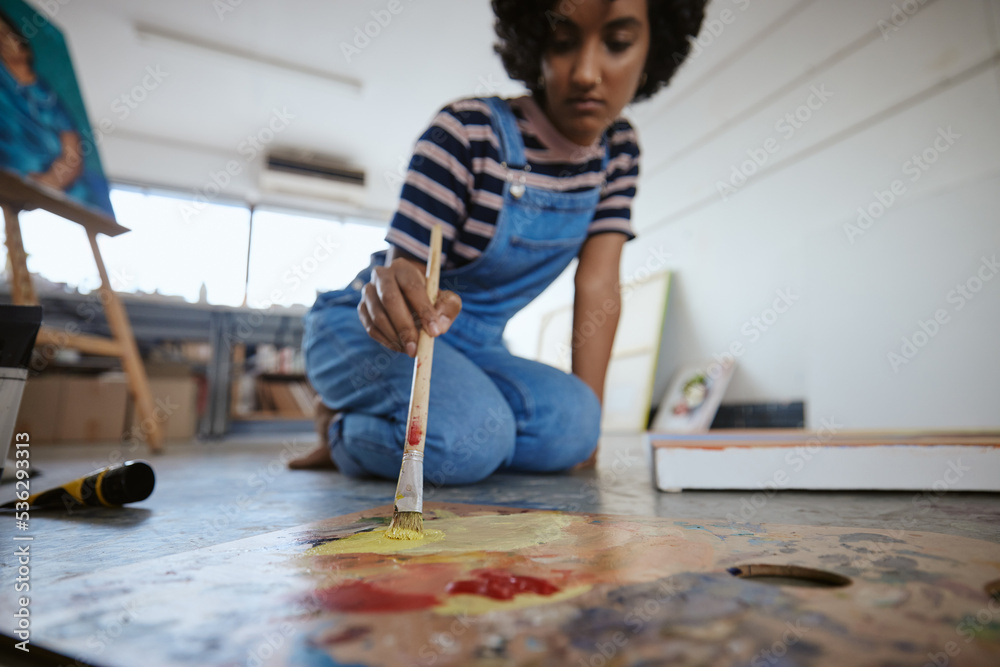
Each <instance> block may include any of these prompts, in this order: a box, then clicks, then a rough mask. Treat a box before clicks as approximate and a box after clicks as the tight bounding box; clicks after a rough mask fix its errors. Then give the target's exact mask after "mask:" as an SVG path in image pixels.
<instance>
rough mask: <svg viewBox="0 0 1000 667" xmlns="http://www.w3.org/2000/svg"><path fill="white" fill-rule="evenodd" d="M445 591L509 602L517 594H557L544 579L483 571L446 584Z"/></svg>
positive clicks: (551, 585) (556, 590)
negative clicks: (469, 577)
mask: <svg viewBox="0 0 1000 667" xmlns="http://www.w3.org/2000/svg"><path fill="white" fill-rule="evenodd" d="M446 590H447V591H448V592H449V593H450V594H452V595H458V594H462V593H464V594H466V595H483V596H485V597H489V598H493V599H494V600H510V599H512V598H513V597H514V596H515V595H518V594H519V593H537V594H538V595H552V594H553V593H557V592H559V588H558V587H557V586H554V585H553V584H551V583H549V582H547V581H545V580H544V579H537V578H535V577H524V576H520V575H516V574H511V573H510V572H500V571H498V570H484V571H481V572H479V573H478V574H477V575H476V578H475V579H466V580H464V581H453V582H451V583H450V584H448V588H447V589H446Z"/></svg>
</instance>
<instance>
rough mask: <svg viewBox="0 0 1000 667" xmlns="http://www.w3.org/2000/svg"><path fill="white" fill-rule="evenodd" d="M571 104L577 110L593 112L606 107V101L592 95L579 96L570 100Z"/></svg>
mask: <svg viewBox="0 0 1000 667" xmlns="http://www.w3.org/2000/svg"><path fill="white" fill-rule="evenodd" d="M569 106H570V107H571V108H572V109H574V110H575V111H579V112H583V113H591V112H594V111H600V110H601V109H603V108H604V101H603V100H599V99H596V98H591V97H577V98H572V99H570V100H569Z"/></svg>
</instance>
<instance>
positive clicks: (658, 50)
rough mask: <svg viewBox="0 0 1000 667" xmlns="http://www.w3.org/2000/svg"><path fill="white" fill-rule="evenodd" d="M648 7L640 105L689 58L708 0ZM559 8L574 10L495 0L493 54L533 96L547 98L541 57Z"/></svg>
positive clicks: (527, 0)
mask: <svg viewBox="0 0 1000 667" xmlns="http://www.w3.org/2000/svg"><path fill="white" fill-rule="evenodd" d="M609 1H610V2H614V0H609ZM647 2H648V6H649V37H650V41H649V55H648V56H647V57H646V67H645V70H644V72H645V74H646V77H645V80H644V81H643V82H642V85H640V86H639V89H638V90H637V91H636V94H635V97H634V98H633V101H635V102H639V101H641V100H645V99H648V98H650V97H652V96H653V95H654V94H655V93H656V92H657V91H658V90H660V88H663V87H664V86H666V85H667V83H669V81H670V78H671V77H672V76H673V75H674V72H676V71H677V68H678V67H680V65H681V63H682V62H684V59H685V58H687V55H688V53H689V52H690V50H691V42H690V39H689V38H694V37H696V36H697V35H698V30H699V29H700V28H701V22H702V19H703V18H704V16H705V4H706V0H647ZM560 3H561V4H572V3H573V0H548V1H547V2H538V1H537V0H492V4H493V13H494V14H495V15H496V23H495V28H496V33H497V37H498V41H497V43H496V44H495V45H494V47H493V50H494V51H496V52H497V53H498V54H500V59H501V60H502V61H503V66H504V69H506V70H507V74H508V75H509V76H510V78H512V79H515V80H517V81H523V82H524V85H526V86H527V87H528V90H530V91H531V92H532V94H534V95H538V94H540V93H541V92H542V90H541V88H540V86H539V85H538V78H539V76H540V75H541V72H542V55H543V54H544V53H545V49H546V47H547V45H548V38H549V35H550V34H551V32H552V31H551V22H550V20H549V19H550V14H551V12H553V11H554V8H555V7H556V6H557V5H558V4H560Z"/></svg>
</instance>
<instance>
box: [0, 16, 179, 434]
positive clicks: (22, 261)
mask: <svg viewBox="0 0 1000 667" xmlns="http://www.w3.org/2000/svg"><path fill="white" fill-rule="evenodd" d="M0 205H2V208H3V217H4V229H5V232H6V236H5V243H6V245H7V250H8V264H9V266H10V269H11V276H10V288H11V301H12V302H13V303H14V304H15V305H36V304H38V297H37V295H36V294H35V290H34V286H33V285H32V282H31V274H30V273H29V272H28V267H27V255H26V253H25V251H24V245H23V243H22V241H21V229H20V224H19V222H18V215H19V213H20V212H21V211H22V210H32V209H36V208H41V209H45V210H47V211H50V212H52V213H54V214H56V215H59V216H62V217H64V218H66V219H68V220H71V221H73V222H76V223H78V224H80V225H82V226H83V227H84V228H85V229H86V230H87V235H88V237H89V239H90V247H91V252H92V253H93V255H94V261H95V263H96V264H97V270H98V273H99V274H100V276H101V288H100V291H101V303H102V304H104V310H105V315H106V316H107V320H108V326H109V327H110V329H111V332H112V336H113V337H112V338H110V339H107V338H100V337H97V336H88V335H81V334H77V333H75V332H73V333H70V332H67V331H57V330H53V329H50V328H46V327H43V328H42V330H41V331H40V332H39V335H38V344H40V345H54V346H56V347H66V348H73V349H78V350H80V351H82V352H86V353H90V354H97V355H103V356H114V357H118V358H120V359H121V362H122V367H123V369H124V370H125V375H126V377H127V378H128V384H129V390H130V391H131V393H132V395H133V397H134V399H135V402H136V407H137V409H138V412H139V415H140V417H141V418H142V424H143V429H142V430H143V432H144V435H145V436H146V439H147V440H148V442H149V444H150V447H151V448H152V449H153V450H154V451H155V450H158V449H159V448H160V443H161V440H162V436H161V430H160V428H159V423H158V422H157V420H156V416H155V412H154V406H153V398H152V394H151V393H150V391H149V382H148V380H147V378H146V373H145V369H144V367H143V365H142V358H141V357H140V355H139V349H138V347H137V346H136V343H135V337H134V336H133V334H132V327H131V325H130V324H129V320H128V316H127V314H126V312H125V308H124V306H123V305H122V303H121V301H120V300H119V299H118V296H117V295H116V294H115V293H114V291H113V290H112V289H111V283H110V281H109V279H108V272H107V269H106V268H105V266H104V261H103V259H102V258H101V253H100V249H99V248H98V245H97V235H98V234H106V235H108V236H116V235H118V234H121V233H123V232H126V231H128V230H127V229H126V228H124V227H122V226H121V225H119V224H118V223H117V222H116V221H115V215H114V209H113V208H112V206H111V199H110V197H109V188H108V181H107V178H106V177H105V176H104V171H103V169H102V168H101V162H100V158H99V156H98V153H97V145H96V143H95V141H94V136H93V133H92V132H91V130H90V122H89V121H88V120H87V113H86V109H85V107H84V104H83V98H82V96H81V95H80V89H79V86H78V84H77V81H76V76H75V74H74V71H73V62H72V59H71V58H70V55H69V51H68V49H67V48H66V42H65V40H64V39H63V36H62V34H61V33H60V31H59V30H58V29H57V28H56V27H55V26H53V25H52V24H51V23H49V21H48V20H47V18H46V17H45V16H44V15H43V14H41V13H39V12H38V11H36V10H35V9H34V8H32V7H31V6H30V5H28V4H26V3H25V2H23V1H22V0H0Z"/></svg>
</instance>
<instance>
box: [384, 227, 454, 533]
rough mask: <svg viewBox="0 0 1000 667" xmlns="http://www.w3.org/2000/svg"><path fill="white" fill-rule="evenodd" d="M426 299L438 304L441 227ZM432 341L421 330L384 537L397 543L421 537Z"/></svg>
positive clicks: (435, 241)
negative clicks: (396, 479)
mask: <svg viewBox="0 0 1000 667" xmlns="http://www.w3.org/2000/svg"><path fill="white" fill-rule="evenodd" d="M425 275H426V276H427V298H428V299H429V300H430V302H431V304H434V303H435V302H436V301H437V295H438V279H439V277H440V275H441V225H434V227H433V228H432V229H431V247H430V257H429V258H428V262H427V272H426V274H425ZM433 360H434V338H433V337H431V336H430V334H428V333H427V332H426V331H424V328H423V326H421V327H420V337H419V338H418V339H417V358H416V359H415V360H414V362H413V387H412V388H411V390H410V410H409V414H408V415H407V416H406V443H405V444H404V445H403V464H402V466H401V467H400V470H399V483H398V484H397V485H396V503H395V505H394V506H393V512H392V522H391V523H390V524H389V528H388V529H387V530H386V531H385V534H386V537H391V538H393V539H396V540H419V539H420V538H422V537H423V536H424V515H423V507H424V443H425V442H426V440H427V404H428V403H429V402H430V396H431V362H432V361H433Z"/></svg>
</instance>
